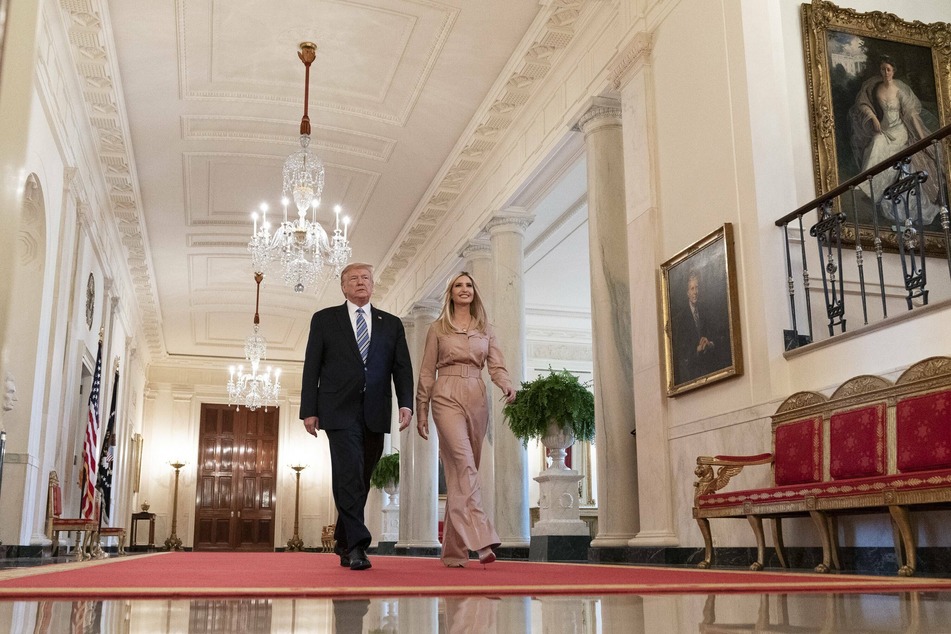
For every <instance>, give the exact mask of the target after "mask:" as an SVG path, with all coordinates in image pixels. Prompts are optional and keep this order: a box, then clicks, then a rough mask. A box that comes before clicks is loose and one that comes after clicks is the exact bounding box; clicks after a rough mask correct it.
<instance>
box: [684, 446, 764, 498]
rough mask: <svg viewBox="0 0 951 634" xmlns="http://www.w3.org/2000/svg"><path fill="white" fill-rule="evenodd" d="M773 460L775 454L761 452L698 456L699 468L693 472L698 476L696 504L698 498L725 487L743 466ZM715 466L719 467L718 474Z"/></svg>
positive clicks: (695, 493)
mask: <svg viewBox="0 0 951 634" xmlns="http://www.w3.org/2000/svg"><path fill="white" fill-rule="evenodd" d="M772 462H773V454H771V453H761V454H756V455H755V456H698V457H697V468H696V469H694V471H693V473H694V475H695V476H697V481H696V482H694V483H693V486H694V489H695V491H694V496H693V499H694V506H697V498H699V497H700V496H701V495H706V494H708V493H715V492H717V491H719V490H720V489H722V488H723V487H725V486H726V485H727V484H728V483H729V482H730V478H732V477H733V476H735V475H737V474H738V473H740V472H741V471H742V470H743V467H748V466H752V465H760V464H770V463H772ZM713 467H719V469H717V471H716V474H714V472H713Z"/></svg>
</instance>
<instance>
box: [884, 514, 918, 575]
mask: <svg viewBox="0 0 951 634" xmlns="http://www.w3.org/2000/svg"><path fill="white" fill-rule="evenodd" d="M888 512H889V513H891V514H892V520H893V521H894V522H895V524H897V525H898V530H899V532H900V533H901V542H902V546H903V547H904V549H905V560H906V563H905V565H903V566H901V567H900V568H899V569H898V576H900V577H911V576H912V575H914V574H915V568H916V567H917V565H918V557H917V552H918V551H917V545H916V543H915V542H916V539H915V531H914V528H913V527H912V525H911V514H910V513H909V512H908V509H907V508H906V507H904V506H889V507H888ZM896 548H897V544H896Z"/></svg>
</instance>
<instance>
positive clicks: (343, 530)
mask: <svg viewBox="0 0 951 634" xmlns="http://www.w3.org/2000/svg"><path fill="white" fill-rule="evenodd" d="M340 288H341V290H342V291H343V294H344V296H345V297H346V298H347V301H346V302H345V303H344V304H342V305H341V306H334V307H331V308H325V309H324V310H320V311H318V312H316V313H314V317H313V319H311V322H310V337H309V338H308V340H307V352H306V354H305V356H304V375H303V379H302V385H301V407H300V417H301V420H303V421H304V427H305V428H306V429H307V433H309V434H313V435H314V436H316V435H317V432H318V431H319V430H321V429H323V430H324V431H325V432H327V439H328V441H329V442H330V461H331V478H332V489H333V495H334V503H335V504H336V506H337V526H336V530H335V531H334V539H336V540H337V547H336V552H337V554H338V555H339V556H340V565H341V566H349V567H350V569H351V570H365V569H366V568H369V567H370V560H369V559H368V558H367V554H366V549H367V547H368V546H369V545H370V540H371V537H370V531H369V530H368V529H367V527H366V524H365V522H364V507H365V506H366V502H367V493H368V492H369V490H370V474H371V473H373V468H374V467H375V466H376V463H377V462H378V461H379V459H380V456H381V455H382V454H383V440H384V434H387V433H389V431H390V423H391V416H392V402H393V396H392V394H393V391H392V387H391V385H395V387H396V400H397V403H398V405H399V408H400V410H399V422H400V428H404V427H406V426H407V425H409V422H410V419H411V417H412V415H413V410H412V407H413V405H412V404H413V368H412V365H411V362H410V357H409V348H408V347H407V345H406V334H405V332H404V330H403V322H402V321H400V319H399V318H398V317H396V316H395V315H391V314H390V313H386V312H383V311H382V310H379V309H377V308H373V307H372V306H371V305H370V296H371V295H372V293H373V267H372V266H370V265H369V264H363V263H359V262H354V263H351V264H349V265H347V267H346V268H345V269H344V270H343V271H342V272H341V273H340Z"/></svg>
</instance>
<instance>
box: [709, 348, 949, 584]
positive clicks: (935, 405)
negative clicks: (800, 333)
mask: <svg viewBox="0 0 951 634" xmlns="http://www.w3.org/2000/svg"><path fill="white" fill-rule="evenodd" d="M772 437H773V451H772V452H771V453H767V454H760V455H756V456H712V457H711V456H700V457H698V458H697V468H696V471H695V473H696V475H697V478H698V480H697V482H696V483H695V484H694V487H695V489H696V490H695V493H694V508H693V516H694V518H695V519H696V520H697V523H698V524H699V526H700V532H701V533H702V535H703V539H704V547H705V557H704V560H703V561H702V562H701V563H700V564H699V565H700V567H708V566H710V565H711V564H712V561H713V541H712V536H711V532H710V520H711V519H714V518H745V519H746V520H747V521H748V522H749V523H750V525H751V526H752V528H753V533H754V536H755V538H756V544H757V559H756V561H755V562H754V563H753V565H752V566H751V567H750V568H751V569H753V570H760V569H762V567H763V561H764V559H765V538H764V535H763V528H762V522H763V519H764V518H767V519H772V520H773V544H774V547H775V549H776V553H777V556H778V558H779V561H780V564H781V565H783V566H785V565H786V561H785V556H784V554H783V541H782V519H783V518H787V517H807V516H808V517H811V518H812V520H813V523H814V524H815V526H816V528H817V530H818V533H819V539H820V542H821V544H822V551H823V561H822V563H821V564H820V565H818V566H817V567H816V571H817V572H827V571H828V570H830V569H831V568H841V566H840V563H839V557H838V539H837V532H838V531H837V525H836V518H837V517H838V516H839V515H843V514H855V513H870V512H888V513H890V514H891V517H892V521H893V526H894V528H895V539H896V543H895V549H896V554H897V556H898V563H899V571H898V574H899V575H902V576H910V575H912V574H914V571H915V566H916V557H915V550H916V542H917V539H916V534H915V530H914V528H913V526H912V522H911V512H912V511H915V510H922V509H926V508H936V507H942V506H944V507H947V506H949V503H951V358H948V357H931V358H929V359H925V360H924V361H921V362H919V363H917V364H915V365H913V366H911V367H910V368H908V370H906V371H905V372H904V373H903V374H902V375H901V376H900V377H899V378H898V380H897V381H896V382H895V383H894V384H892V383H891V382H890V381H888V380H886V379H883V378H881V377H876V376H870V375H863V376H858V377H855V378H852V379H849V380H848V381H846V382H845V383H843V384H842V385H841V386H839V388H838V389H836V390H835V392H834V393H833V394H832V396H831V397H829V398H826V397H825V396H823V395H822V394H819V393H816V392H797V393H796V394H793V395H792V396H790V397H789V398H787V399H786V400H785V401H783V403H782V405H780V406H779V409H778V410H777V411H776V414H774V415H773V417H772ZM755 465H770V466H771V478H770V481H771V482H770V486H767V487H761V488H755V489H745V490H739V491H728V490H726V486H727V484H728V483H729V482H730V480H731V478H733V477H735V476H736V475H737V474H739V473H740V472H741V471H742V470H743V468H745V467H750V466H755Z"/></svg>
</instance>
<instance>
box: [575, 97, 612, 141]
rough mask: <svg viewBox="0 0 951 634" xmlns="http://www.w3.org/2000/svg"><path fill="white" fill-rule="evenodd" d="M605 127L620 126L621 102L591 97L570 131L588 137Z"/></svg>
mask: <svg viewBox="0 0 951 634" xmlns="http://www.w3.org/2000/svg"><path fill="white" fill-rule="evenodd" d="M606 125H610V126H620V125H621V102H620V101H618V100H617V99H609V98H607V97H593V98H592V99H591V102H590V104H589V105H588V107H587V108H586V109H585V111H584V112H583V113H581V116H580V117H578V119H577V121H575V123H574V125H572V126H571V129H572V130H574V131H576V132H583V133H584V134H585V135H588V134H590V133H591V132H594V131H595V130H597V129H598V128H601V127H603V126H606Z"/></svg>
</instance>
